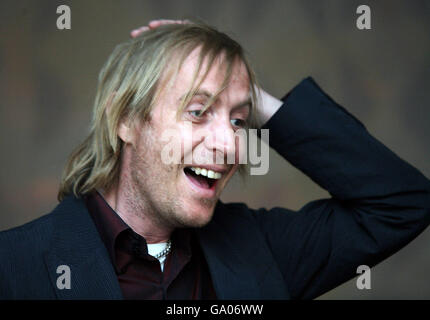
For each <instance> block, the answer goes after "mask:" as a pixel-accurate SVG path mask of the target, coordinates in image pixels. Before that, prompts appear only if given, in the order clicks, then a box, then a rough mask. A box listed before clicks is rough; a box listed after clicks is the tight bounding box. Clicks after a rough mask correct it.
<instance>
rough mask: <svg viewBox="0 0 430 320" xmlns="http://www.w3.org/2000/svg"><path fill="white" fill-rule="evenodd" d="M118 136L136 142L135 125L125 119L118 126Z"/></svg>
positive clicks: (131, 142) (126, 140) (126, 141)
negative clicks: (132, 125)
mask: <svg viewBox="0 0 430 320" xmlns="http://www.w3.org/2000/svg"><path fill="white" fill-rule="evenodd" d="M118 137H119V138H120V139H121V140H122V141H123V142H124V143H129V144H134V132H133V127H131V126H130V124H129V123H128V122H127V121H126V120H125V119H124V120H122V121H121V122H120V123H119V126H118Z"/></svg>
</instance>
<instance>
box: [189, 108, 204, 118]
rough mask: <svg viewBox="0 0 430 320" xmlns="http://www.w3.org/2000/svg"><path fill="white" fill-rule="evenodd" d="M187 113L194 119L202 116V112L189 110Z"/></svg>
mask: <svg viewBox="0 0 430 320" xmlns="http://www.w3.org/2000/svg"><path fill="white" fill-rule="evenodd" d="M188 113H189V114H190V115H191V116H193V117H195V118H200V117H201V116H202V115H203V114H202V110H191V111H188Z"/></svg>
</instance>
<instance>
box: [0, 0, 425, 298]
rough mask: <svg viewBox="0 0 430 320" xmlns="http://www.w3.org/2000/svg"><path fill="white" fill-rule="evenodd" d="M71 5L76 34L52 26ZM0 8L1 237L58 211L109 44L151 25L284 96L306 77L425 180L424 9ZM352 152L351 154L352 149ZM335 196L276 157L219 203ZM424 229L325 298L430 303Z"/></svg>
mask: <svg viewBox="0 0 430 320" xmlns="http://www.w3.org/2000/svg"><path fill="white" fill-rule="evenodd" d="M60 4H67V5H69V6H70V8H71V11H72V29H71V30H67V31H59V30H57V28H56V19H57V17H58V16H57V14H56V8H57V6H58V5H60ZM360 4H362V2H361V1H360V2H359V1H345V0H336V1H318V2H316V1H299V0H297V1H257V0H252V1H250V0H246V1H245V0H242V1H228V0H219V1H160V0H157V1H152V0H148V1H113V0H109V1H105V0H103V1H95V0H93V1H54V0H53V1H22V0H20V1H11V0H7V1H2V2H1V3H0V97H1V103H0V134H1V140H0V141H1V145H0V150H1V158H0V166H1V171H0V172H1V179H0V212H1V214H0V230H4V229H8V228H11V227H14V226H17V225H20V224H22V223H25V222H27V221H30V220H32V219H34V218H36V217H39V216H41V215H43V214H45V213H46V212H48V211H49V210H50V209H51V208H52V207H53V206H55V204H56V192H57V187H58V182H59V176H60V173H61V170H62V166H63V165H64V163H65V160H66V158H67V155H68V153H69V152H70V151H71V149H72V148H73V147H74V146H75V145H76V144H77V143H78V142H79V141H80V140H81V139H83V138H84V136H85V134H86V132H87V128H88V124H89V119H90V115H91V106H92V101H93V98H94V93H95V85H96V77H97V74H98V72H99V69H100V68H101V66H102V64H103V62H104V61H105V59H106V58H107V56H108V55H109V53H110V52H111V50H112V49H113V47H114V45H115V44H116V43H118V42H121V41H123V40H124V39H126V38H127V37H128V32H129V30H131V29H132V28H134V27H137V26H140V25H142V24H145V23H146V22H148V21H149V20H151V19H156V18H191V19H192V18H196V17H197V18H200V19H203V20H205V21H206V22H208V23H209V24H212V25H214V26H216V27H218V28H219V29H220V30H222V31H226V32H227V33H229V34H230V35H232V36H233V37H234V38H236V39H237V40H238V41H239V42H240V43H242V44H243V45H244V47H245V48H246V50H247V51H248V53H249V56H250V58H251V61H252V62H253V64H254V66H255V68H256V70H257V73H258V76H259V78H260V80H261V82H262V83H263V85H264V87H265V88H266V89H267V90H268V91H269V92H271V93H273V94H274V95H276V96H279V97H280V96H282V95H283V94H285V93H286V92H287V91H288V90H289V89H290V88H292V86H294V85H295V84H296V83H297V82H298V81H300V80H301V79H302V78H304V77H305V76H307V75H312V76H313V77H314V78H315V79H316V80H317V81H318V82H319V84H320V85H321V86H322V87H323V88H324V89H325V90H326V91H327V92H328V93H329V94H330V95H331V96H333V97H334V98H335V100H337V101H338V102H339V103H341V104H342V105H344V106H345V107H346V108H347V109H348V110H349V111H350V112H352V113H353V114H354V115H356V116H357V117H358V118H359V119H360V120H361V121H362V122H364V124H365V125H366V127H367V128H368V130H369V131H370V132H371V133H372V134H374V135H375V136H376V137H377V138H378V139H379V140H381V141H382V142H383V143H385V144H386V145H387V146H388V147H389V148H391V149H392V150H393V151H394V152H396V153H397V154H398V155H400V156H401V157H402V158H404V159H405V160H407V161H409V162H410V163H411V164H413V165H414V166H416V167H417V168H418V169H420V170H421V171H422V172H423V173H424V174H425V175H426V176H428V177H429V176H430V161H429V160H430V157H429V155H430V148H429V147H430V144H429V138H430V125H429V120H430V93H429V92H428V91H429V83H430V31H429V30H430V1H413V2H412V1H410V2H408V1H367V2H366V4H368V5H370V7H371V9H372V29H371V30H368V31H359V30H358V29H357V28H356V26H355V20H356V17H357V14H356V13H355V10H356V8H357V6H358V5H360ZM352 143H353V142H352ZM327 196H328V194H327V193H326V192H325V191H324V190H322V189H321V188H319V187H318V186H317V185H315V184H314V183H313V182H312V181H310V179H309V178H307V177H306V176H305V175H303V174H302V173H301V172H299V171H298V170H296V169H295V168H293V167H292V166H291V165H289V164H288V163H286V162H285V161H283V160H282V159H280V157H279V156H277V155H276V154H275V153H271V164H270V171H269V174H268V175H266V176H261V177H255V176H254V177H251V178H249V179H248V181H247V183H246V184H245V185H243V184H242V183H241V182H240V181H239V180H236V181H234V182H233V183H232V184H231V186H230V187H228V189H227V190H226V191H225V193H224V195H223V200H225V201H244V202H247V203H248V204H249V205H250V206H253V207H261V206H266V207H272V206H285V207H288V208H291V209H298V208H300V207H301V206H302V205H304V204H305V203H307V202H308V201H310V200H314V199H317V198H321V197H327ZM429 243H430V230H427V231H426V232H424V233H423V234H422V235H421V236H419V237H418V238H417V239H416V240H415V241H414V242H413V243H412V244H410V245H409V246H408V247H406V248H405V249H403V250H401V251H400V252H399V253H397V254H396V255H394V256H392V257H391V258H389V259H388V260H386V261H384V262H383V263H381V264H380V265H379V266H377V267H376V268H374V269H373V271H372V289H371V290H368V291H359V290H357V289H356V287H355V282H354V281H350V282H348V283H346V284H344V285H342V286H341V287H339V288H337V289H335V290H333V291H331V292H329V293H328V294H326V295H324V296H323V297H322V298H325V299H337V298H345V299H375V298H384V299H385V298H386V299H389V298H406V299H414V298H416V299H429V298H430V277H429V276H428V274H427V270H429V269H430V250H428V247H429V246H428V245H429Z"/></svg>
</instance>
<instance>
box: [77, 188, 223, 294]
mask: <svg viewBox="0 0 430 320" xmlns="http://www.w3.org/2000/svg"><path fill="white" fill-rule="evenodd" d="M85 200H86V205H87V208H88V211H89V212H90V215H91V217H92V218H93V220H94V223H95V225H96V228H97V230H98V232H99V234H100V236H101V239H102V240H103V242H104V244H105V246H106V248H107V250H108V252H109V256H110V258H111V261H112V264H113V266H114V268H115V272H116V275H117V277H118V281H119V285H120V287H121V291H122V294H123V296H124V299H157V300H161V299H169V300H170V299H216V295H215V290H214V288H213V286H212V280H211V277H210V274H209V269H208V266H207V263H206V260H205V258H204V256H203V252H202V251H201V248H200V246H199V244H198V241H197V239H196V237H195V234H194V232H193V231H192V229H177V230H175V231H174V232H173V233H172V236H171V242H172V249H171V251H170V253H169V254H168V255H167V257H166V260H165V261H164V272H162V271H161V266H160V262H159V261H158V259H156V258H154V257H153V256H151V255H149V254H148V249H147V244H146V241H145V238H143V237H142V236H140V235H139V234H137V233H136V232H134V231H133V230H132V229H131V228H130V227H129V226H128V225H127V224H126V223H125V222H124V221H123V220H122V219H121V218H120V216H119V215H118V214H117V213H116V212H115V211H114V210H113V209H112V208H111V207H110V206H109V204H108V203H107V202H106V201H105V200H104V198H103V197H102V196H101V195H100V194H99V193H98V192H94V193H92V194H90V195H88V196H87V197H86V198H85Z"/></svg>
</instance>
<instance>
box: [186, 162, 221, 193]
mask: <svg viewBox="0 0 430 320" xmlns="http://www.w3.org/2000/svg"><path fill="white" fill-rule="evenodd" d="M184 172H185V175H186V176H187V177H188V178H189V179H190V180H191V182H192V183H194V184H195V185H196V186H198V187H200V188H203V189H214V188H215V186H216V184H217V182H218V180H219V179H221V177H222V174H221V173H219V172H214V171H212V170H207V169H205V168H199V167H185V168H184Z"/></svg>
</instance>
